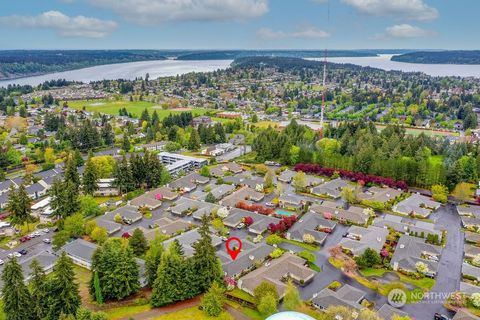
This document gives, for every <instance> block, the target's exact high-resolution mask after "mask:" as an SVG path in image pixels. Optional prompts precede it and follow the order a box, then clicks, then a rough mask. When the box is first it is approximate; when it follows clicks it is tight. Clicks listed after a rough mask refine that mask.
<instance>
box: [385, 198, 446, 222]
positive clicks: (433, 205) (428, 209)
mask: <svg viewBox="0 0 480 320" xmlns="http://www.w3.org/2000/svg"><path fill="white" fill-rule="evenodd" d="M440 205H441V203H440V202H437V201H433V200H431V199H430V198H429V197H426V196H423V195H421V194H417V193H415V194H412V195H411V196H410V197H408V198H407V199H405V200H402V201H400V202H399V203H397V204H396V205H394V206H393V207H392V211H393V212H396V213H400V214H404V215H407V216H408V215H413V216H419V217H422V218H427V217H428V216H429V215H430V214H431V213H432V212H433V211H435V210H437V209H438V208H440Z"/></svg>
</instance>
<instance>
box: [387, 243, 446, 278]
mask: <svg viewBox="0 0 480 320" xmlns="http://www.w3.org/2000/svg"><path fill="white" fill-rule="evenodd" d="M441 253H442V247H440V246H435V245H432V244H428V243H425V240H424V239H422V238H417V237H412V236H407V235H403V236H401V237H400V239H399V240H398V243H397V247H396V249H395V252H394V254H393V256H392V259H391V261H390V265H392V266H393V267H394V268H395V266H398V268H401V269H403V270H407V271H415V270H416V263H417V262H423V263H424V264H426V265H427V266H428V269H429V271H432V272H437V269H438V262H436V261H433V260H428V259H424V258H422V255H424V254H428V255H433V256H436V257H438V258H439V256H440V255H441Z"/></svg>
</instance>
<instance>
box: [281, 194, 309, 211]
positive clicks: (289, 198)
mask: <svg viewBox="0 0 480 320" xmlns="http://www.w3.org/2000/svg"><path fill="white" fill-rule="evenodd" d="M306 203H307V201H305V198H304V197H300V196H298V195H296V194H288V193H284V194H281V195H280V197H278V206H279V207H281V208H285V209H291V210H301V209H303V207H304V206H305V204H306Z"/></svg>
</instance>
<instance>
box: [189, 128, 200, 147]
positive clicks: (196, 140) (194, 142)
mask: <svg viewBox="0 0 480 320" xmlns="http://www.w3.org/2000/svg"><path fill="white" fill-rule="evenodd" d="M199 148H200V136H199V135H198V132H197V130H192V133H191V134H190V139H189V140H188V150H191V151H197V150H198V149H199Z"/></svg>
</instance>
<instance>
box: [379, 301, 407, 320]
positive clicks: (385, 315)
mask: <svg viewBox="0 0 480 320" xmlns="http://www.w3.org/2000/svg"><path fill="white" fill-rule="evenodd" d="M377 315H378V316H379V317H380V318H382V319H384V320H392V319H393V317H394V316H395V315H397V316H400V317H408V313H406V312H405V311H402V310H400V309H397V308H394V307H392V306H391V305H389V304H388V303H385V304H384V305H383V306H381V307H380V309H378V310H377Z"/></svg>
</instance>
